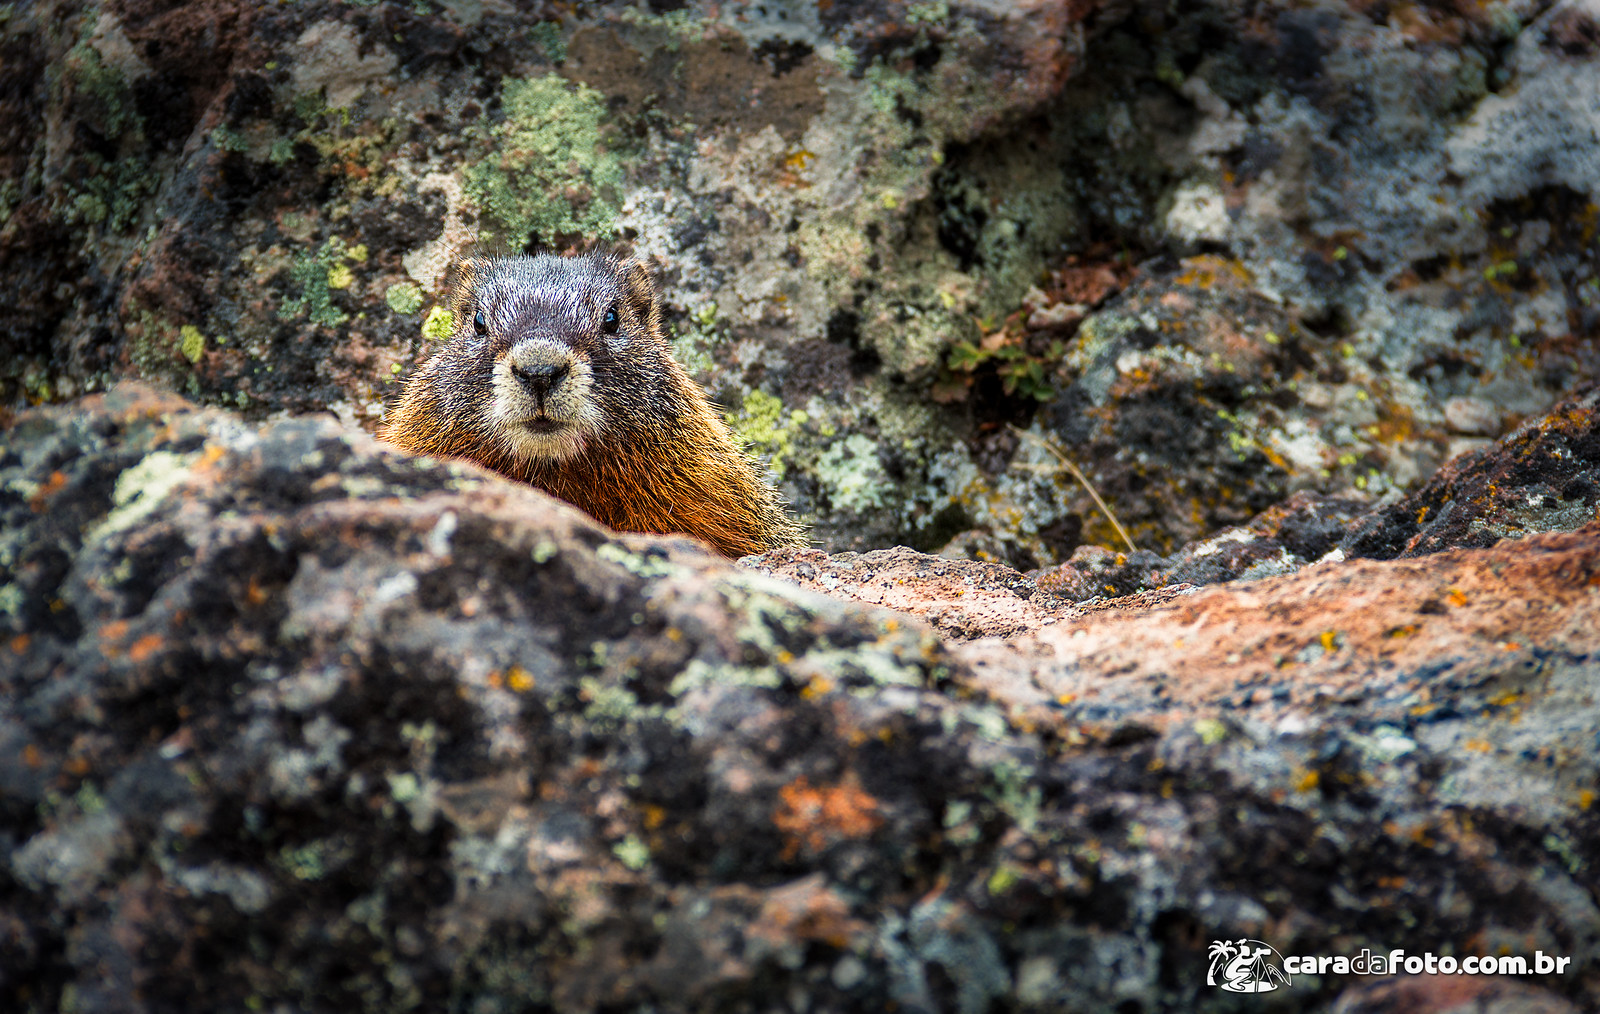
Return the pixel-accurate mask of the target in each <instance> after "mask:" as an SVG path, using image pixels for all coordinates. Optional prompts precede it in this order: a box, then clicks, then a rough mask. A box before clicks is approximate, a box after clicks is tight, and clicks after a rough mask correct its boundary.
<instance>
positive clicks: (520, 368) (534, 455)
mask: <svg viewBox="0 0 1600 1014" xmlns="http://www.w3.org/2000/svg"><path fill="white" fill-rule="evenodd" d="M451 303H452V309H453V311H454V322H455V329H454V334H453V335H452V337H451V341H450V344H451V345H452V346H455V348H454V349H452V350H451V354H450V359H451V360H452V361H453V362H454V363H455V364H456V365H457V368H463V367H465V368H467V369H472V370H475V371H478V373H479V375H478V376H476V377H473V378H472V380H473V381H474V383H473V384H472V385H471V386H473V387H476V388H478V389H479V390H482V389H483V388H484V387H487V388H488V390H489V393H490V397H489V398H488V404H487V405H485V406H482V414H481V418H482V419H483V421H484V423H485V425H486V427H487V428H488V429H489V431H490V432H489V433H488V434H487V435H488V437H489V439H490V441H491V442H493V443H494V444H496V445H498V446H499V447H501V448H502V449H503V450H504V451H505V452H506V453H508V454H509V455H511V456H512V457H513V458H515V459H517V460H519V461H522V462H525V463H529V464H532V463H535V462H548V463H556V462H562V461H566V460H569V459H571V458H573V457H575V456H577V455H578V454H581V453H582V452H583V449H584V447H585V446H586V445H587V444H590V443H592V442H593V441H595V440H596V439H597V438H599V437H601V436H602V435H603V434H605V433H607V432H608V430H610V429H612V428H613V427H614V424H615V423H616V422H617V420H618V413H616V412H615V411H613V410H612V409H613V408H614V407H615V393H616V392H627V391H633V392H636V393H640V394H643V393H645V389H647V388H649V387H651V386H654V384H655V383H656V382H657V381H656V380H655V379H654V378H658V377H659V375H660V360H661V358H662V357H663V356H665V355H666V345H665V342H664V341H663V340H662V338H661V337H660V335H661V328H660V316H659V311H658V310H657V308H656V302H655V297H654V294H653V291H652V290H651V287H650V281H649V276H648V275H647V273H646V272H645V270H644V268H643V267H642V266H640V265H637V264H632V263H619V262H617V261H616V260H614V259H612V258H609V257H581V258H563V257H553V256H549V255H541V256H538V257H512V258H508V259H504V260H492V261H490V260H475V261H470V262H468V263H467V264H466V265H464V270H463V272H462V277H461V279H460V280H459V282H458V283H457V287H456V291H455V293H453V295H452V299H451Z"/></svg>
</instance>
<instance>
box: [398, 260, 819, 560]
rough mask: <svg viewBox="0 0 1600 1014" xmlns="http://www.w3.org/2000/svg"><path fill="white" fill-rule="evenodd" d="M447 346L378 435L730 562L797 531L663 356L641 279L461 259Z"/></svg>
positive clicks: (789, 540)
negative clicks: (697, 543) (698, 542)
mask: <svg viewBox="0 0 1600 1014" xmlns="http://www.w3.org/2000/svg"><path fill="white" fill-rule="evenodd" d="M450 313H451V318H452V320H453V324H452V327H453V331H452V333H451V336H450V340H449V341H447V342H445V344H444V346H443V347H442V348H440V349H439V350H438V351H437V352H435V353H434V354H433V355H432V356H431V357H430V358H429V359H428V361H427V362H425V363H423V364H422V365H421V366H420V367H419V368H418V370H417V372H416V373H414V374H413V375H412V376H411V379H410V380H408V381H407V382H406V387H405V390H404V392H402V394H401V396H400V399H399V401H398V402H397V403H396V404H395V405H394V406H393V408H392V409H391V411H390V412H389V413H388V414H387V415H386V417H385V419H384V424H383V428H382V430H381V431H380V435H381V436H382V437H383V438H384V439H386V440H390V441H393V442H394V443H396V444H398V445H400V446H401V447H405V448H408V449H410V450H412V451H415V452H417V453H420V454H435V455H440V456H442V457H451V458H466V459H469V460H471V461H475V462H477V463H478V464H480V465H483V466H484V467H486V468H491V469H494V470H495V471H497V472H499V473H501V474H502V475H506V476H509V477H510V478H512V479H515V480H517V481H519V482H526V483H528V484H529V485H531V486H536V487H538V488H539V489H542V490H544V491H546V492H547V493H551V494H553V495H555V496H558V497H560V498H561V499H563V500H566V501H567V502H568V503H571V504H575V505H576V506H578V507H580V508H581V509H583V510H585V511H588V512H589V514H591V515H592V516H594V517H595V518H596V519H597V520H599V521H601V522H603V523H604V524H607V525H610V526H611V527H612V528H615V529H617V530H619V531H627V532H661V533H673V532H682V533H686V534H689V535H693V536H695V537H697V538H701V539H704V540H705V541H706V542H708V543H710V544H711V545H712V546H714V547H716V549H717V550H718V551H719V552H721V553H723V554H725V555H727V556H731V557H739V556H744V555H745V554H747V553H760V552H763V551H765V550H768V549H771V548H773V547H775V546H788V545H799V544H801V543H803V542H804V541H805V532H804V530H803V529H802V528H801V527H800V526H799V525H797V524H795V522H794V519H792V518H790V517H789V515H788V514H787V513H785V511H784V509H783V500H782V498H781V497H779V496H778V494H777V493H776V492H775V491H774V490H773V489H772V488H771V487H769V486H767V485H766V484H765V483H764V482H762V480H761V469H760V467H759V466H758V465H757V464H756V463H755V462H754V461H753V460H752V459H751V458H750V457H749V456H748V455H746V454H745V453H744V451H743V450H741V449H740V447H739V445H738V442H737V441H736V440H735V439H734V437H733V435H732V434H731V433H730V432H729V431H728V427H727V424H726V423H724V422H723V421H722V417H721V416H719V415H718V414H717V412H716V410H715V409H714V408H712V406H711V403H710V402H708V401H707V400H706V396H705V392H704V391H702V390H701V389H700V388H699V386H698V385H696V384H695V382H694V380H693V379H692V378H690V376H689V375H688V374H687V373H685V372H684V371H683V367H681V366H679V365H678V364H677V362H676V361H674V360H673V358H672V353H671V351H670V349H669V348H668V346H667V340H666V338H665V336H664V334H663V331H662V327H661V310H660V307H659V306H658V304H657V302H656V297H655V290H654V289H653V288H652V287H651V284H650V274H649V272H648V271H646V270H645V268H644V266H643V265H641V264H639V263H637V262H634V261H623V260H619V259H618V258H616V257H614V256H612V255H610V254H605V253H591V254H585V255H584V256H581V257H570V258H562V257H551V256H548V255H544V256H539V257H511V258H507V259H504V260H470V261H467V262H465V263H464V264H462V265H461V268H460V270H459V274H458V277H457V280H456V283H455V288H454V289H453V290H452V291H451V294H450Z"/></svg>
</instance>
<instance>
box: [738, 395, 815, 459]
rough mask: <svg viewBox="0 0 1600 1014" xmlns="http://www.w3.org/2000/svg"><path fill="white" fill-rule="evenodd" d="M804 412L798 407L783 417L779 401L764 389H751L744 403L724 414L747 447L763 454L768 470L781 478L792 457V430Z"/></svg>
mask: <svg viewBox="0 0 1600 1014" xmlns="http://www.w3.org/2000/svg"><path fill="white" fill-rule="evenodd" d="M806 420H807V417H806V414H805V413H804V412H802V411H800V410H799V409H795V410H794V411H791V412H790V413H789V414H788V416H787V417H785V415H784V412H783V402H781V401H779V400H778V399H777V398H775V397H773V396H772V395H770V394H767V393H766V392H765V391H760V390H756V391H751V392H750V393H749V394H747V395H745V397H744V405H743V406H742V407H741V408H740V409H739V411H737V412H735V413H733V414H732V415H731V416H729V418H728V425H729V426H730V427H731V428H732V429H733V432H734V434H735V435H736V436H738V437H739V439H740V440H743V441H744V444H745V446H746V447H747V448H749V449H750V450H752V451H755V452H756V453H758V454H762V455H766V456H767V458H768V466H767V467H769V468H770V469H772V474H773V475H774V476H776V477H777V478H779V479H782V478H783V476H784V472H785V470H786V468H787V466H788V462H789V461H790V460H791V459H792V458H793V456H794V451H795V445H794V438H795V434H796V433H797V432H799V429H800V427H801V426H803V425H804V424H805V423H806Z"/></svg>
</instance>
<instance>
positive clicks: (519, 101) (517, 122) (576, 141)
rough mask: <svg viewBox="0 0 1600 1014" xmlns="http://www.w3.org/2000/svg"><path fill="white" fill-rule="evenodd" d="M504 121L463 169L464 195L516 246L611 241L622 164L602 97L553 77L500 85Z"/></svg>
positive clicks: (487, 235)
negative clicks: (484, 153) (485, 151)
mask: <svg viewBox="0 0 1600 1014" xmlns="http://www.w3.org/2000/svg"><path fill="white" fill-rule="evenodd" d="M500 97H501V105H502V108H503V109H504V111H505V120H504V121H503V122H501V123H499V124H497V125H496V126H494V127H493V128H492V129H491V130H490V131H489V135H490V138H491V140H492V143H493V146H494V147H493V151H491V152H490V153H489V156H488V157H487V158H485V159H484V160H483V161H482V162H480V163H479V164H478V165H476V166H473V167H472V168H470V169H468V170H467V174H466V175H467V179H466V192H467V195H468V196H469V197H470V198H471V199H472V201H473V202H474V203H475V204H476V205H477V206H478V208H479V210H480V211H481V212H483V213H484V215H485V216H487V217H488V219H489V220H490V221H491V222H492V223H493V224H494V227H493V228H490V229H486V230H484V231H483V232H482V233H481V236H482V238H485V239H488V238H493V237H494V236H495V235H496V231H495V230H496V229H498V230H500V231H501V232H503V234H504V236H503V238H505V239H507V240H509V241H510V243H511V244H512V245H514V246H521V245H523V244H525V243H527V242H529V241H530V240H535V239H538V240H544V241H549V240H552V239H554V238H555V237H558V236H574V235H576V236H583V237H586V238H601V239H604V238H609V237H610V236H611V235H612V234H613V232H614V231H615V229H614V223H615V220H616V217H617V213H618V202H619V200H620V192H621V189H622V183H623V171H622V162H621V160H620V159H619V158H618V157H617V156H616V154H615V153H614V152H612V151H611V150H610V149H609V148H607V146H606V141H605V136H604V131H603V129H602V128H603V125H604V120H605V116H606V103H605V96H603V95H601V94H600V93H599V92H597V91H595V90H594V89H592V88H589V87H587V86H586V85H582V84H579V85H576V86H574V85H570V84H568V82H567V81H566V79H565V78H562V77H561V76H560V75H558V74H550V75H547V76H545V77H542V78H532V79H529V80H518V79H516V78H505V79H503V80H502V81H501V93H500Z"/></svg>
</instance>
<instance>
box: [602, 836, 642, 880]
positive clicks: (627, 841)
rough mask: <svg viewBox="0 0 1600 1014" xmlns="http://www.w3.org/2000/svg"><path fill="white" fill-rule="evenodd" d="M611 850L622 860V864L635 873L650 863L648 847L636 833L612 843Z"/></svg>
mask: <svg viewBox="0 0 1600 1014" xmlns="http://www.w3.org/2000/svg"><path fill="white" fill-rule="evenodd" d="M611 851H612V853H613V854H614V855H615V856H616V857H617V858H618V859H620V860H622V865H624V866H626V867H627V868H628V869H630V870H632V871H634V872H635V873H637V872H639V871H640V870H642V869H644V868H645V867H646V866H648V865H650V847H649V846H648V845H646V844H645V843H644V842H642V841H640V840H639V836H638V835H635V834H630V835H628V836H627V837H625V838H623V839H622V841H620V842H618V843H617V844H615V845H613V846H612V847H611Z"/></svg>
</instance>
